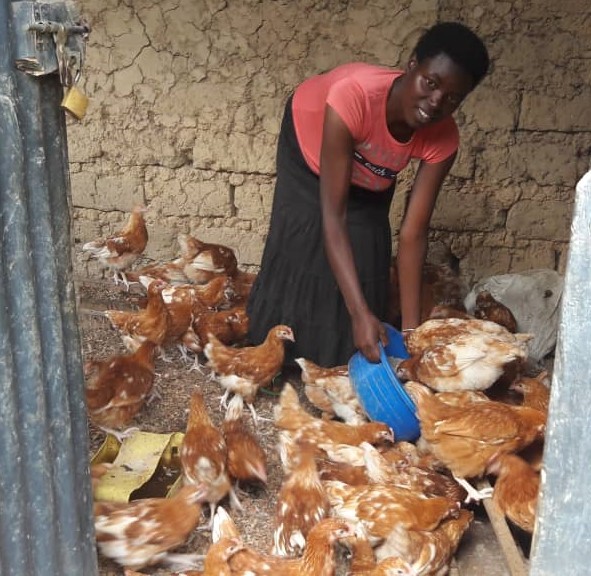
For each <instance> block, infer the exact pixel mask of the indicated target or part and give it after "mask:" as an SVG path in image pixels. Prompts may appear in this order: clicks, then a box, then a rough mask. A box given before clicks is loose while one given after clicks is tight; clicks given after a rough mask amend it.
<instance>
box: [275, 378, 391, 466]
mask: <svg viewBox="0 0 591 576" xmlns="http://www.w3.org/2000/svg"><path fill="white" fill-rule="evenodd" d="M273 413H274V418H275V426H276V427H277V428H279V429H280V430H283V431H285V432H287V434H283V435H280V438H279V439H280V442H282V443H283V445H282V446H281V445H280V454H281V458H282V463H283V465H284V470H286V471H288V470H289V469H290V466H291V462H292V461H293V458H292V456H293V453H294V450H297V449H296V448H295V446H294V443H295V442H297V441H298V440H299V441H302V442H306V443H308V444H311V445H312V446H314V447H315V448H316V449H317V450H318V451H320V447H319V445H320V444H350V445H353V446H358V445H359V444H361V443H362V442H369V443H370V444H380V443H383V442H394V433H393V432H392V429H391V428H390V427H389V426H388V425H387V424H384V423H382V422H366V423H365V424H360V425H358V426H353V425H352V424H345V423H344V422H338V421H336V420H323V419H322V418H315V417H314V416H312V415H311V414H309V413H308V412H306V411H305V410H304V409H303V408H302V406H301V405H300V402H299V399H298V395H297V393H296V391H295V390H294V389H293V386H291V384H290V383H289V382H286V383H285V385H284V387H283V390H282V391H281V395H280V397H279V403H278V404H276V405H275V407H274V408H273ZM317 453H318V452H317ZM320 455H321V454H320Z"/></svg>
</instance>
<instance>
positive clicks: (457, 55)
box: [414, 22, 489, 86]
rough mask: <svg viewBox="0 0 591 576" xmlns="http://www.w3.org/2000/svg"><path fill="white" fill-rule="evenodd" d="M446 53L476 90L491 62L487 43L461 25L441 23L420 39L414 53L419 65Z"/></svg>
mask: <svg viewBox="0 0 591 576" xmlns="http://www.w3.org/2000/svg"><path fill="white" fill-rule="evenodd" d="M441 53H444V54H446V55H447V56H449V57H450V58H451V59H452V60H453V61H454V62H455V63H456V64H457V65H458V66H460V67H461V68H462V69H463V70H464V71H465V72H466V73H468V74H469V75H470V76H471V77H472V79H473V80H474V86H476V85H477V84H478V83H479V82H480V81H481V80H482V78H483V77H484V76H485V74H486V73H487V71H488V66H489V58H488V51H487V49H486V46H485V45H484V42H483V41H482V40H481V39H480V38H479V37H478V36H477V35H476V34H475V33H474V32H473V31H472V30H470V28H468V27H467V26H465V25H464V24H460V23H459V22H441V23H439V24H435V25H434V26H432V27H431V28H429V29H428V30H427V31H426V32H424V33H423V35H422V36H421V37H420V39H419V41H418V42H417V45H416V47H415V49H414V55H415V58H416V59H417V62H419V63H420V62H421V61H423V60H425V59H427V58H434V57H435V56H438V55H439V54H441Z"/></svg>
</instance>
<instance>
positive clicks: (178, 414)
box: [78, 280, 346, 576]
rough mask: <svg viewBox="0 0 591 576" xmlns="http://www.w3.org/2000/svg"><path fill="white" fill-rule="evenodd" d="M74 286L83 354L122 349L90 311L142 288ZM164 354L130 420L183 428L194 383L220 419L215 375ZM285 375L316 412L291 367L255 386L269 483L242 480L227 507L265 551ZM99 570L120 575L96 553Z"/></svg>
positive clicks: (129, 302) (130, 304) (162, 429)
mask: <svg viewBox="0 0 591 576" xmlns="http://www.w3.org/2000/svg"><path fill="white" fill-rule="evenodd" d="M78 287H79V288H78V294H79V297H80V307H79V310H80V316H81V326H82V330H81V337H82V350H83V356H84V358H85V359H86V358H95V359H102V358H106V357H108V356H111V355H113V354H122V353H126V350H125V347H124V346H123V344H122V342H121V339H120V338H119V336H118V335H117V333H116V332H115V331H114V330H113V329H112V328H111V326H110V324H109V322H108V320H107V319H106V318H105V317H101V316H98V315H96V314H95V312H97V311H102V310H106V309H111V308H112V309H130V308H138V307H139V306H140V305H141V303H142V298H143V296H144V294H143V292H142V291H140V289H139V288H135V287H132V289H131V290H130V292H125V291H124V290H120V289H118V288H116V287H115V286H114V285H113V284H111V283H109V281H108V280H105V281H96V282H91V281H84V282H82V281H80V282H79V283H78ZM167 355H168V356H169V359H170V362H164V361H162V360H161V359H157V361H156V380H155V387H156V389H157V390H158V392H159V394H160V396H161V398H160V399H156V400H154V401H153V402H152V403H151V404H149V405H146V406H144V408H143V409H142V411H141V412H140V414H139V416H138V417H137V418H136V421H135V425H136V426H138V427H139V428H140V429H141V430H142V431H146V432H157V433H167V432H184V430H185V426H186V421H187V413H188V402H189V397H190V395H191V393H192V392H193V391H194V390H196V389H199V390H200V391H201V392H202V393H203V395H204V397H205V400H206V403H207V406H208V408H209V414H210V416H211V418H212V419H213V421H214V423H216V424H220V423H221V422H222V420H223V417H224V412H223V411H222V410H220V402H219V399H220V397H221V395H222V393H223V389H222V388H221V386H220V385H219V384H218V383H217V382H216V381H214V380H211V379H210V378H209V377H208V372H209V371H208V369H207V368H204V369H203V374H200V373H199V372H198V371H196V370H190V367H191V364H190V363H189V364H187V362H186V361H184V360H183V358H182V357H181V354H180V352H179V351H178V350H176V349H170V350H168V351H167ZM287 379H288V380H289V381H290V382H292V383H294V384H295V386H296V389H298V390H299V391H300V396H301V401H302V403H303V405H304V406H306V407H307V408H308V409H309V410H310V412H312V413H314V414H319V413H318V411H317V410H316V409H315V408H314V407H313V406H312V405H311V404H309V402H308V401H307V399H306V398H305V396H304V395H303V392H302V386H301V381H300V379H299V374H298V373H297V372H295V371H293V372H289V373H287V374H283V375H281V376H279V377H278V378H276V380H275V381H274V383H273V386H272V387H271V388H269V389H265V390H260V391H259V395H258V397H257V401H256V403H255V406H256V411H257V415H258V416H259V417H260V422H259V428H258V432H257V434H258V437H259V439H260V441H261V445H262V446H263V448H264V450H265V451H266V454H267V458H268V463H267V472H268V484H267V486H266V487H264V486H262V485H261V486H260V487H257V486H251V487H248V486H244V490H245V495H244V496H242V497H241V503H242V506H243V508H244V512H243V513H241V514H240V513H232V517H233V518H234V520H235V521H236V524H237V525H238V527H239V529H240V530H241V532H242V535H243V539H244V540H245V541H246V543H247V544H249V545H251V546H253V547H255V548H256V549H258V550H263V551H269V550H270V548H271V545H272V542H273V514H274V507H275V502H276V495H277V493H278V491H279V487H280V485H281V482H282V480H283V471H282V468H281V466H280V462H279V456H278V453H277V450H276V429H275V427H274V425H273V423H272V418H273V405H274V404H275V402H276V401H277V397H278V395H279V392H280V390H281V388H282V386H283V383H284V381H286V380H287ZM263 419H267V420H263ZM245 420H246V422H247V423H248V425H249V426H250V425H252V420H251V419H250V417H249V416H248V413H247V411H246V410H245ZM89 426H90V427H89V437H90V452H91V454H90V455H91V457H92V455H93V454H95V452H96V451H97V450H98V449H99V447H100V446H101V444H102V443H103V441H104V439H105V433H104V432H103V431H102V430H100V429H98V428H96V427H95V426H93V425H92V423H90V425H89ZM222 505H224V506H225V507H226V508H228V503H227V502H226V501H223V502H222ZM228 510H229V508H228ZM205 519H206V517H205V516H204V520H205ZM210 543H211V534H210V532H208V531H204V532H194V533H193V536H192V538H191V540H190V541H189V542H188V543H187V546H185V547H184V548H182V549H179V551H181V552H185V551H187V552H196V553H204V552H205V551H206V549H207V547H208V546H209V544H210ZM341 564H342V569H339V571H338V572H337V574H345V572H346V562H345V561H344V560H343V561H342V562H341ZM142 572H144V573H145V574H155V575H159V576H160V575H164V574H169V573H170V572H169V571H167V570H163V569H156V568H152V569H150V568H144V569H142ZM99 573H100V575H101V576H116V575H117V576H119V575H121V574H123V570H122V569H121V568H120V567H118V566H117V565H116V564H115V563H113V562H110V561H108V560H106V559H105V558H103V557H101V556H100V555H99Z"/></svg>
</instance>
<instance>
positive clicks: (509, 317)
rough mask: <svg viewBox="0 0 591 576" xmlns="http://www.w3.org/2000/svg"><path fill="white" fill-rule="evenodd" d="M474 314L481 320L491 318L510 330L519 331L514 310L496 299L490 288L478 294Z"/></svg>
mask: <svg viewBox="0 0 591 576" xmlns="http://www.w3.org/2000/svg"><path fill="white" fill-rule="evenodd" d="M474 316H475V317H476V318H480V319H481V320H490V321H491V322H496V323H497V324H499V325H500V326H504V327H505V328H507V330H509V332H512V333H515V332H517V320H515V316H513V312H511V310H509V308H507V306H505V305H504V304H503V303H502V302H499V301H498V300H496V299H495V298H494V297H493V295H492V294H491V293H490V292H489V291H488V290H482V291H481V292H479V293H478V294H477V295H476V305H475V306H474Z"/></svg>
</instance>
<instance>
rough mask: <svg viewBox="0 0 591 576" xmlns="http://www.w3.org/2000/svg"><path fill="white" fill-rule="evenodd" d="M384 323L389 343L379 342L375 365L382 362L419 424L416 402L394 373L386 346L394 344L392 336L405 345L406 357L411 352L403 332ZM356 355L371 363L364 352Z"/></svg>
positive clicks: (358, 352) (404, 402)
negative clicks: (385, 344)
mask: <svg viewBox="0 0 591 576" xmlns="http://www.w3.org/2000/svg"><path fill="white" fill-rule="evenodd" d="M382 324H383V325H384V326H385V328H386V331H387V332H388V345H387V346H384V345H383V344H382V343H381V342H379V343H378V346H379V349H380V362H378V363H376V364H374V365H376V366H379V365H380V364H381V365H382V367H383V369H384V370H385V371H386V375H387V376H388V379H389V380H390V383H391V384H392V386H393V387H394V389H395V391H396V392H397V393H398V395H399V397H400V398H401V400H402V402H403V404H404V406H405V407H406V408H407V409H408V410H409V411H410V412H411V415H412V416H413V417H414V418H415V420H416V423H417V425H418V418H417V415H416V414H417V407H416V405H415V403H414V402H413V401H412V398H411V397H410V396H409V394H408V392H407V391H406V390H405V389H404V386H403V385H402V383H401V382H400V380H398V377H397V376H396V374H395V373H394V370H392V366H391V365H390V362H388V356H387V354H386V348H388V347H389V346H390V345H391V344H392V337H394V338H397V339H398V340H399V341H400V342H401V343H402V346H403V348H404V352H405V356H404V358H409V357H410V354H408V352H407V350H406V346H405V345H404V338H403V336H402V333H401V332H400V331H399V330H397V329H396V328H394V326H392V325H390V324H388V323H387V322H383V323H382ZM355 356H358V357H359V358H360V359H361V360H362V361H363V362H366V363H368V364H369V360H367V359H366V358H365V356H363V354H362V353H361V352H360V351H357V352H356V353H355ZM349 362H351V360H349Z"/></svg>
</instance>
